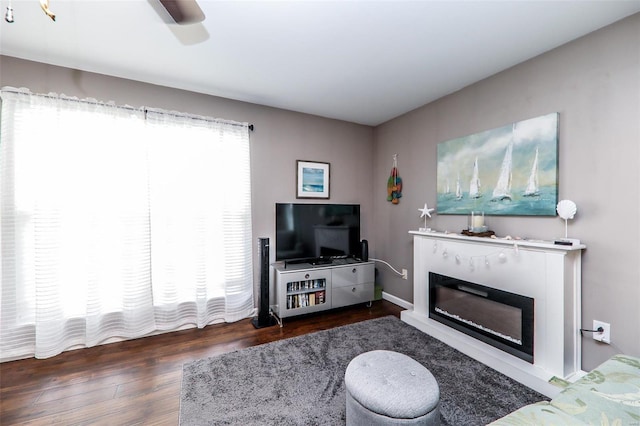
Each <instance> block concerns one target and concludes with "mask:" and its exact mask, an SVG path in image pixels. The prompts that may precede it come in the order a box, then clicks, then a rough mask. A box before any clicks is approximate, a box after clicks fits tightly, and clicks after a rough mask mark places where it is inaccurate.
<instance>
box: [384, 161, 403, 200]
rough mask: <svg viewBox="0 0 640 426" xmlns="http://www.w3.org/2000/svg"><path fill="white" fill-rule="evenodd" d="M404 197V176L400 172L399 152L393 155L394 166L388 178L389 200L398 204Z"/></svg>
mask: <svg viewBox="0 0 640 426" xmlns="http://www.w3.org/2000/svg"><path fill="white" fill-rule="evenodd" d="M400 197H402V178H401V177H400V175H399V174H398V154H394V155H393V167H392V168H391V175H390V176H389V179H388V180H387V201H391V202H392V203H393V204H398V202H400Z"/></svg>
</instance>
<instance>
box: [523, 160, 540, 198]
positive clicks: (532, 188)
mask: <svg viewBox="0 0 640 426" xmlns="http://www.w3.org/2000/svg"><path fill="white" fill-rule="evenodd" d="M523 195H524V196H525V197H535V196H538V195H540V188H539V187H538V148H536V156H535V157H534V158H533V165H532V166H531V174H530V175H529V182H528V183H527V188H526V189H525V190H524V194H523Z"/></svg>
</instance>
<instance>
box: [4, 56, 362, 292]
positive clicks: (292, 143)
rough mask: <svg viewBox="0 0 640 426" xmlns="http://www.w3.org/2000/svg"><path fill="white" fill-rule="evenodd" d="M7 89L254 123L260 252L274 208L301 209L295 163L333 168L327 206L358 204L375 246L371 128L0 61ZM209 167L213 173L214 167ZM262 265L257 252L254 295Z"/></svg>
mask: <svg viewBox="0 0 640 426" xmlns="http://www.w3.org/2000/svg"><path fill="white" fill-rule="evenodd" d="M4 86H13V87H27V88H29V89H30V90H31V91H32V92H33V93H49V92H55V93H64V94H66V95H69V96H77V97H79V98H87V97H91V98H96V99H98V100H101V101H114V102H115V103H116V104H118V105H125V104H126V105H131V106H134V107H139V106H143V105H144V106H149V107H155V108H164V109H167V110H175V111H181V112H187V113H192V114H200V115H206V116H210V117H217V118H224V119H229V120H235V121H241V122H242V121H246V122H249V123H252V124H253V125H254V126H255V131H253V132H251V135H250V139H251V181H252V216H253V236H254V241H256V247H257V238H259V237H269V238H270V239H271V242H273V241H274V240H273V238H274V234H275V203H276V202H290V201H296V191H295V186H296V160H312V161H323V162H328V163H330V164H331V170H330V172H331V174H330V177H331V182H330V190H331V192H330V196H331V198H330V200H329V202H332V203H357V204H360V205H361V206H362V218H361V219H362V236H363V238H367V237H368V238H373V236H372V235H371V234H372V223H373V214H372V211H373V209H372V206H371V200H372V190H373V189H372V188H373V186H372V178H371V176H372V170H371V164H372V162H373V150H372V140H373V130H372V128H371V127H368V126H362V125H358V124H353V123H347V122H343V121H338V120H329V119H325V118H321V117H315V116H311V115H307V114H299V113H295V112H290V111H284V110H280V109H276V108H268V107H263V106H259V105H253V104H248V103H244V102H237V101H232V100H228V99H223V98H218V97H213V96H207V95H202V94H197V93H192V92H187V91H183V90H176V89H170V88H166V87H161V86H155V85H151V84H145V83H140V82H135V81H131V80H124V79H120V78H115V77H108V76H104V75H100V74H93V73H87V72H83V71H78V70H72V69H68V68H61V67H55V66H50V65H45V64H41V63H36V62H30V61H24V60H20V59H16V58H12V57H7V56H0V87H4ZM219 161H224V160H223V159H222V158H221V159H219ZM211 167H215V161H213V162H212V164H211ZM228 183H229V185H232V183H233V182H232V181H230V182H228ZM227 190H233V189H228V188H225V187H221V186H220V184H219V182H212V183H211V194H210V195H211V196H212V197H223V196H224V193H225V191H227ZM298 201H300V202H313V201H309V200H298ZM323 202H326V200H323ZM274 253H275V251H274V250H271V258H272V259H273V258H274ZM257 260H258V259H257V250H256V254H255V257H254V271H255V274H254V276H255V278H254V285H255V286H256V287H257V285H258V282H259V274H258V262H257ZM255 294H257V293H255ZM271 294H273V292H272V293H271Z"/></svg>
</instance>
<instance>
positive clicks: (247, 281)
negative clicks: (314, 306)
mask: <svg viewBox="0 0 640 426" xmlns="http://www.w3.org/2000/svg"><path fill="white" fill-rule="evenodd" d="M1 93H2V115H1V121H0V126H1V127H0V129H1V133H0V148H1V149H2V151H1V154H0V155H1V158H0V167H1V170H0V173H1V178H2V181H1V186H0V190H1V194H0V209H1V213H2V216H1V220H2V224H1V225H2V227H1V239H0V243H1V249H2V325H1V327H2V330H1V336H0V343H1V346H2V349H1V350H2V353H1V354H0V357H1V358H2V359H3V360H4V359H10V358H15V357H22V356H29V355H35V356H36V357H47V356H52V355H55V354H57V353H60V352H61V351H63V350H65V349H68V348H70V347H74V346H78V345H81V346H93V345H96V344H99V343H100V342H103V341H105V340H106V339H110V338H114V337H117V338H135V337H140V336H143V335H146V334H148V333H151V332H156V331H158V330H165V331H168V330H175V329H177V328H180V327H183V326H185V325H187V324H195V325H197V326H198V327H204V326H205V325H207V324H211V323H215V322H222V321H237V320H239V319H242V318H246V317H248V316H251V315H252V314H253V294H252V289H253V279H252V270H253V268H252V263H251V262H252V255H251V248H252V244H251V191H250V165H249V137H248V126H247V125H246V124H240V123H233V122H227V121H221V120H212V119H207V118H204V117H194V116H187V115H182V114H175V113H168V112H165V111H160V110H149V111H145V110H142V109H132V108H128V107H117V106H114V105H109V104H104V103H99V102H95V101H87V100H78V99H72V98H66V97H63V96H52V95H50V96H42V95H32V94H30V93H29V92H26V91H20V90H15V89H3V90H2V92H1Z"/></svg>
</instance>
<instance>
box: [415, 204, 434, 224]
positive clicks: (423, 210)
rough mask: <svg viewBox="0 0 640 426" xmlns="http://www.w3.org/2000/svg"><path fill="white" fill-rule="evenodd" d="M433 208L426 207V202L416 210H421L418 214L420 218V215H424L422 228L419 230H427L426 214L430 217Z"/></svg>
mask: <svg viewBox="0 0 640 426" xmlns="http://www.w3.org/2000/svg"><path fill="white" fill-rule="evenodd" d="M433 210H434V209H430V208H429V207H427V203H424V207H423V208H421V209H418V211H419V212H422V214H421V215H420V217H421V218H422V217H424V228H423V229H421V231H422V230H425V231H426V230H429V228H427V216H428V217H431V212H432V211H433Z"/></svg>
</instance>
